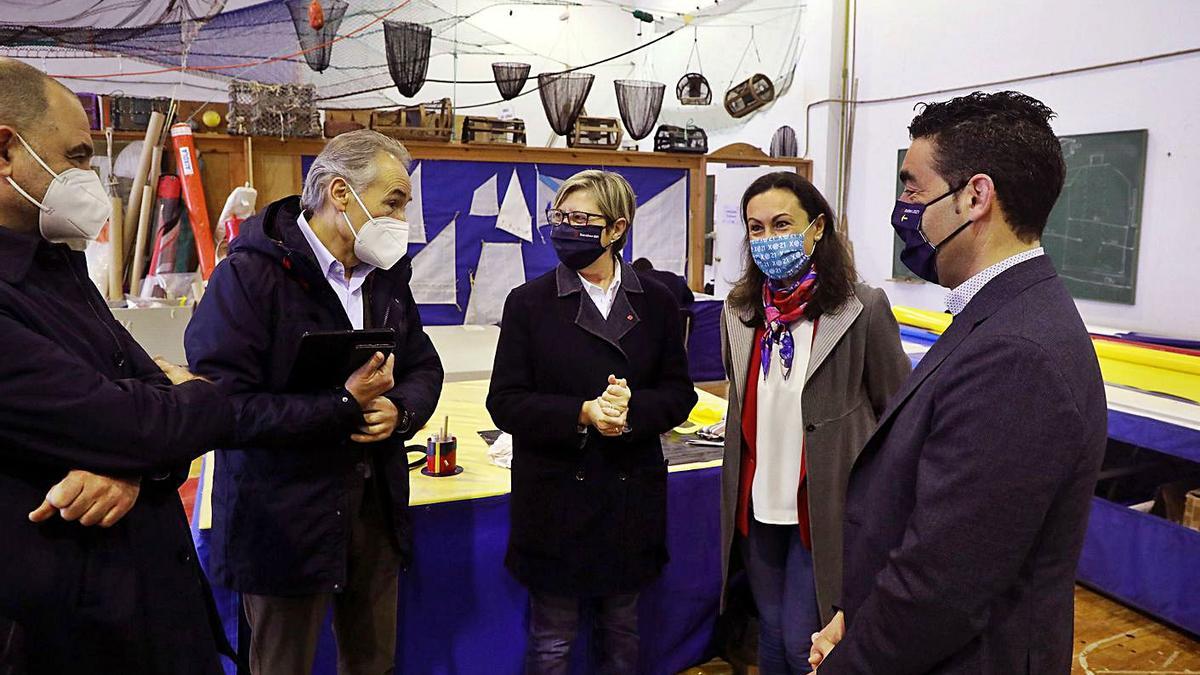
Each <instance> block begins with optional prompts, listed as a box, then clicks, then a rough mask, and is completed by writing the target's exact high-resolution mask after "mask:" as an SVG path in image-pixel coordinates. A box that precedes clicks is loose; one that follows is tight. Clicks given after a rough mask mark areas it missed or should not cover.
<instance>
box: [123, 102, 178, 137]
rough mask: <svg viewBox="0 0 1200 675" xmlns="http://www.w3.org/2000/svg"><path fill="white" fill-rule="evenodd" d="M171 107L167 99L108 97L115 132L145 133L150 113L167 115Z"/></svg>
mask: <svg viewBox="0 0 1200 675" xmlns="http://www.w3.org/2000/svg"><path fill="white" fill-rule="evenodd" d="M170 107H171V99H169V98H163V97H159V98H141V97H138V96H111V97H109V113H110V114H111V115H112V126H113V128H114V129H116V130H117V131H145V130H146V127H147V126H148V125H149V124H150V113H153V112H160V113H162V114H164V115H165V114H167V109H168V108H170Z"/></svg>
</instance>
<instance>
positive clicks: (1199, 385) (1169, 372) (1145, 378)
mask: <svg viewBox="0 0 1200 675" xmlns="http://www.w3.org/2000/svg"><path fill="white" fill-rule="evenodd" d="M892 313H893V314H895V315H896V320H897V321H899V322H900V323H902V324H904V325H906V326H912V327H914V328H923V329H925V330H929V331H933V332H935V333H938V334H941V333H943V332H945V330H946V328H948V327H949V326H950V322H951V321H952V317H951V316H950V315H949V314H945V313H942V312H930V311H928V310H923V309H915V308H913V307H893V308H892ZM1092 344H1093V345H1094V346H1095V348H1096V356H1097V358H1098V359H1099V360H1100V372H1101V373H1102V374H1103V376H1104V381H1105V382H1107V383H1109V384H1114V385H1118V386H1122V387H1133V388H1134V389H1141V390H1143V391H1148V392H1153V393H1156V394H1166V395H1168V396H1174V397H1176V398H1182V399H1187V400H1189V401H1194V402H1196V403H1200V357H1196V356H1191V355H1188V354H1178V353H1175V352H1169V351H1164V350H1161V349H1152V348H1150V347H1143V346H1140V345H1135V344H1128V343H1122V342H1113V341H1112V340H1104V339H1099V338H1093V339H1092Z"/></svg>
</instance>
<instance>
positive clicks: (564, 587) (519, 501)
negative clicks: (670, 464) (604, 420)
mask: <svg viewBox="0 0 1200 675" xmlns="http://www.w3.org/2000/svg"><path fill="white" fill-rule="evenodd" d="M621 276H622V281H621V286H620V288H619V289H618V292H617V296H616V298H615V300H614V302H613V307H612V311H611V312H610V313H609V317H608V320H607V321H606V320H605V319H604V318H603V317H602V316H601V314H600V311H599V310H598V309H596V305H595V304H594V303H593V302H592V300H591V298H589V297H588V296H587V294H586V293H585V292H584V291H583V284H582V282H581V281H580V279H579V276H578V275H577V274H576V273H575V272H572V271H570V270H568V269H567V268H565V267H563V266H561V265H560V266H559V267H557V268H556V269H555V270H553V271H551V272H549V273H547V274H545V275H543V276H541V277H539V278H537V279H535V280H533V281H530V282H529V283H527V284H525V285H524V286H521V287H520V288H517V289H516V290H514V291H513V292H512V293H511V294H510V295H509V297H508V301H507V302H506V303H505V307H504V319H503V322H502V323H501V326H500V341H499V344H498V346H497V350H496V363H495V367H494V369H493V371H492V382H491V389H490V391H489V392H488V399H487V407H488V411H489V412H490V413H491V415H492V420H493V421H494V422H495V423H496V424H497V426H499V427H500V428H501V429H502V430H504V431H507V432H509V433H511V434H512V436H513V465H512V502H511V503H512V532H511V535H510V537H509V542H508V555H507V559H506V564H507V565H508V568H509V569H510V570H511V571H512V573H513V574H514V575H515V576H516V577H517V579H518V580H519V581H521V582H522V583H523V584H525V585H526V586H528V587H529V588H531V589H534V590H538V591H543V592H548V593H555V594H559V595H574V596H581V597H582V596H603V595H613V594H618V593H629V592H634V591H637V590H639V589H640V588H641V587H642V586H644V585H645V584H646V583H647V582H649V581H651V580H652V579H654V578H655V577H657V576H658V574H659V572H660V571H661V570H662V567H663V565H664V564H666V562H667V548H666V519H667V467H666V464H665V463H664V461H663V454H662V446H661V444H660V443H659V435H660V434H662V433H664V432H667V431H669V430H671V429H672V428H673V427H675V426H676V425H678V424H680V423H681V422H683V421H684V420H685V419H687V416H688V413H689V412H690V411H691V409H692V406H694V405H695V404H696V393H695V390H694V389H693V387H692V382H691V379H689V377H688V363H687V355H686V353H685V352H684V346H683V337H682V331H681V328H680V322H679V307H678V305H677V304H676V303H675V299H674V298H673V297H672V295H671V293H670V291H668V290H667V289H666V287H664V286H663V285H662V284H660V283H658V282H657V281H655V280H653V279H650V278H647V277H645V276H640V275H638V273H637V272H635V271H634V270H633V268H632V267H631V266H629V265H623V266H622V271H621ZM609 374H614V375H616V376H617V377H619V378H625V379H627V380H628V383H629V387H630V389H631V390H632V392H633V396H632V398H631V400H630V406H629V414H628V418H627V420H628V426H629V432H628V433H626V434H625V435H623V436H621V437H618V438H606V437H604V436H602V435H600V434H599V433H598V432H597V431H596V430H595V429H589V430H587V431H586V432H584V433H580V431H579V429H578V421H579V412H580V408H581V407H582V406H583V403H584V402H585V401H587V400H589V399H592V398H595V397H596V396H598V395H600V394H601V393H603V392H604V390H605V388H606V387H607V386H608V376H609Z"/></svg>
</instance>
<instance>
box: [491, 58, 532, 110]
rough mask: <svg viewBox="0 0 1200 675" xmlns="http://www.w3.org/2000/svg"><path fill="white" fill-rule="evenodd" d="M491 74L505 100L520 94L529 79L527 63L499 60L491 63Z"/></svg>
mask: <svg viewBox="0 0 1200 675" xmlns="http://www.w3.org/2000/svg"><path fill="white" fill-rule="evenodd" d="M492 75H493V76H494V77H495V78H496V88H497V89H499V90H500V95H501V96H503V97H504V100H505V101H511V100H512V99H514V98H516V97H517V96H518V95H520V93H521V90H522V89H524V88H525V81H526V80H528V79H529V64H528V63H511V62H501V63H493V64H492Z"/></svg>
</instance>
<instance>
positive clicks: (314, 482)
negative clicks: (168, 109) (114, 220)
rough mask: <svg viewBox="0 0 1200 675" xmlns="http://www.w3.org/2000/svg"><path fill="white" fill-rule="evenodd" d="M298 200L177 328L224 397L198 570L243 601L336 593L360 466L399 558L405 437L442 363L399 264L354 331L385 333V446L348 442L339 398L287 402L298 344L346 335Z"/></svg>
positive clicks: (345, 398) (404, 547) (242, 248)
mask: <svg viewBox="0 0 1200 675" xmlns="http://www.w3.org/2000/svg"><path fill="white" fill-rule="evenodd" d="M299 214H300V201H299V199H298V198H297V197H289V198H286V199H283V200H280V201H278V202H275V203H273V204H271V205H269V206H267V207H266V209H264V210H263V211H261V212H260V213H259V214H258V215H256V216H254V217H253V218H251V219H250V220H247V221H246V222H245V223H244V224H243V226H242V231H241V234H239V236H238V238H237V239H236V240H235V241H234V243H233V245H232V246H231V247H230V254H229V257H228V258H226V259H225V261H224V262H222V263H221V264H220V265H218V266H217V269H216V270H215V271H214V272H213V276H212V279H211V280H210V281H209V284H208V290H207V292H206V293H205V295H204V299H203V300H202V301H201V302H200V305H199V306H198V307H197V308H196V313H195V315H194V316H193V317H192V321H191V323H190V324H189V325H188V329H187V334H186V337H185V345H186V348H187V356H188V362H189V363H190V364H191V366H192V369H193V371H194V372H197V373H201V374H203V375H205V376H206V377H210V378H212V380H213V381H214V382H216V383H217V385H218V386H220V387H221V389H222V390H223V391H225V392H226V393H228V394H229V395H230V398H231V400H232V402H233V405H234V409H235V411H236V416H237V436H238V437H237V440H236V441H235V442H234V443H233V444H231V445H229V446H227V447H225V448H223V449H221V450H220V451H218V452H217V454H216V468H215V470H214V476H213V500H212V506H213V519H212V532H211V556H210V559H209V571H210V573H211V574H212V575H213V578H214V580H216V581H217V582H218V583H220V584H222V585H224V586H227V587H229V588H232V589H234V590H237V591H241V592H244V593H255V594H260V595H306V594H312V593H324V592H336V591H340V590H341V589H342V588H344V587H345V584H346V575H347V571H346V560H347V552H348V546H349V541H350V523H351V521H350V518H351V516H352V514H351V512H350V508H349V507H348V503H349V501H348V500H349V498H350V487H351V485H352V483H351V481H354V480H361V478H359V475H360V474H359V473H358V472H359V471H360V466H359V465H360V464H362V463H364V462H366V463H369V464H370V465H371V466H372V473H373V478H372V480H375V481H376V485H377V487H378V488H379V490H380V494H382V495H384V498H385V503H386V504H387V505H388V508H387V509H386V513H385V515H386V516H387V517H388V518H389V521H390V523H391V525H392V530H393V532H394V534H395V540H394V542H393V543H394V544H395V545H396V546H397V547H398V548H399V549H400V552H401V554H402V556H403V557H404V559H405V560H407V559H408V557H409V551H410V549H411V541H410V539H411V537H410V533H409V529H410V528H409V522H408V516H407V508H408V466H407V461H406V456H405V453H404V440H406V439H407V438H411V437H412V435H413V434H415V433H416V431H417V430H418V429H420V428H421V427H422V426H424V424H425V422H426V421H428V419H429V418H430V417H431V416H432V415H433V410H434V408H435V407H436V405H437V400H438V396H439V395H440V393H441V389H442V364H441V360H440V359H439V358H438V355H437V352H436V351H435V350H434V348H433V343H432V342H430V340H429V337H428V336H427V335H425V331H424V330H423V329H422V327H421V318H420V316H418V314H417V305H416V302H415V301H414V300H413V296H412V292H411V291H410V290H409V287H408V282H409V279H410V278H411V276H412V268H411V266H410V263H409V260H408V259H407V258H405V259H403V260H401V261H400V262H399V263H397V264H396V266H395V267H393V268H392V269H391V270H375V271H374V272H372V273H371V274H370V275H368V277H367V281H366V283H365V284H364V287H363V288H364V290H365V292H366V296H367V301H366V303H365V305H366V308H367V309H366V311H367V320H366V322H365V323H366V325H368V326H372V327H376V328H385V327H390V328H393V329H395V331H396V337H397V348H396V365H395V380H396V386H395V388H394V389H392V390H391V391H390V392H388V393H387V394H386V395H387V397H388V398H390V399H392V401H393V402H394V403H395V404H396V406H397V408H399V409H400V410H401V411H404V410H407V411H408V412H409V414H410V415H411V423H410V425H409V427H408V428H407V429H404V430H401V429H397V433H396V434H395V435H393V436H392V438H390V439H388V440H386V441H381V442H379V443H374V444H370V445H363V444H359V443H354V442H351V441H350V435H351V434H352V433H353V432H354V430H355V429H356V428H357V427H358V426H359V425H360V424H361V423H362V411H361V410H360V409H359V406H358V403H357V402H355V400H354V398H353V397H352V396H350V395H349V393H348V392H346V391H345V389H342V388H338V389H330V390H328V391H319V392H307V393H297V392H290V391H287V389H286V387H287V383H288V378H289V376H290V374H291V366H292V363H293V361H294V360H295V358H296V354H297V352H298V351H299V346H300V337H301V336H302V335H303V334H304V333H305V332H308V331H321V330H339V329H345V330H348V329H350V328H351V325H350V320H349V319H348V318H347V317H346V311H345V309H343V307H342V305H341V303H340V302H339V301H338V298H337V295H336V294H335V293H334V292H333V289H331V288H330V287H329V282H328V281H326V279H325V275H324V273H323V272H322V271H321V270H320V268H319V267H318V265H317V260H316V256H315V255H314V254H313V252H312V248H311V247H310V246H309V244H308V241H307V240H306V239H305V238H304V235H303V234H302V233H301V232H300V228H299V226H298V225H297V223H296V217H297V216H298V215H299Z"/></svg>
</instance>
